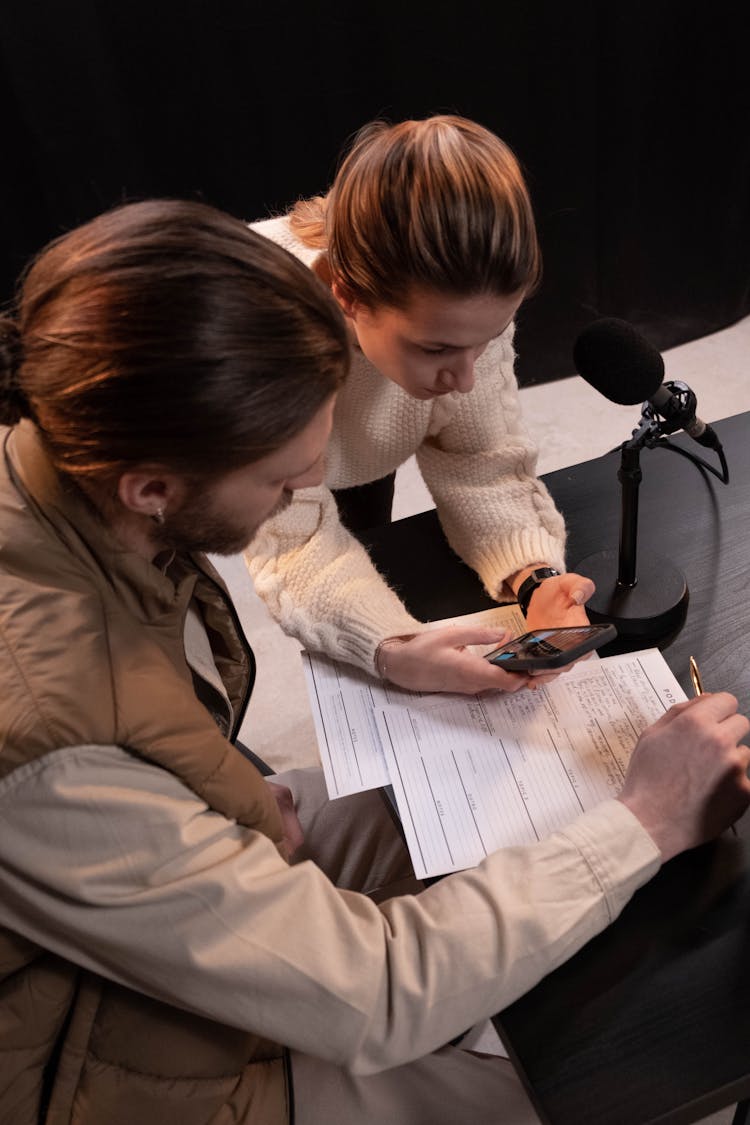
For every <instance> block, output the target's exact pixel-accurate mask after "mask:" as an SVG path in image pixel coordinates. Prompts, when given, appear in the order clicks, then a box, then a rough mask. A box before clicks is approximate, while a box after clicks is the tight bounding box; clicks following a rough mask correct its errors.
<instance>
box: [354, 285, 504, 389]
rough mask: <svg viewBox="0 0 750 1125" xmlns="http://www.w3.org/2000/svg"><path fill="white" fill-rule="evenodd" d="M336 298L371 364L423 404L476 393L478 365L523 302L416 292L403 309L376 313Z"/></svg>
mask: <svg viewBox="0 0 750 1125" xmlns="http://www.w3.org/2000/svg"><path fill="white" fill-rule="evenodd" d="M334 293H336V287H335V286H334ZM336 295H337V296H338V297H339V301H340V303H341V305H342V307H343V308H344V312H345V313H346V314H347V316H348V317H349V319H350V320H351V323H352V325H353V328H354V332H355V334H356V337H357V343H358V344H359V346H360V348H361V349H362V351H363V352H364V354H365V355H366V356H367V358H368V359H369V360H370V362H371V363H372V364H373V365H374V366H375V367H377V369H378V371H380V373H381V374H382V375H384V376H385V377H386V379H391V380H392V381H393V382H394V383H398V385H399V386H400V387H403V389H404V390H405V391H407V393H408V394H410V395H412V397H413V398H419V399H431V398H435V397H437V396H438V395H445V394H449V393H450V392H451V391H458V392H459V393H461V394H466V393H467V392H468V391H470V390H471V389H472V387H473V386H474V364H475V363H476V361H477V359H478V358H479V356H480V355H481V354H482V352H483V351H484V349H485V348H486V347H487V345H488V344H489V342H490V340H493V339H494V338H495V337H496V336H500V335H501V333H503V332H504V331H505V329H506V328H507V327H508V325H509V324H510V322H511V320H512V319H513V317H514V316H515V314H516V312H517V310H518V307H519V305H520V304H521V301H522V300H523V293H522V292H520V293H515V294H513V296H511V297H497V296H494V295H491V294H486V293H483V294H479V295H475V296H472V297H457V296H450V295H449V296H446V295H445V294H443V293H438V292H436V291H435V290H416V291H415V292H414V293H413V294H412V296H411V297H410V299H409V301H408V303H407V305H406V307H405V308H403V309H395V308H390V307H389V306H386V305H381V306H379V307H377V308H374V309H373V308H370V307H369V306H366V305H362V304H360V303H359V302H357V301H352V302H346V301H344V300H342V299H341V297H340V295H339V294H338V293H336Z"/></svg>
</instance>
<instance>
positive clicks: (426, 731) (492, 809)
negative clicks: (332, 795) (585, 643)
mask: <svg viewBox="0 0 750 1125" xmlns="http://www.w3.org/2000/svg"><path fill="white" fill-rule="evenodd" d="M684 698H685V695H684V693H683V691H682V689H681V688H680V686H679V684H678V683H677V681H676V680H675V678H674V676H673V675H672V673H671V671H670V670H669V668H668V667H667V664H666V662H665V661H664V658H663V657H662V655H661V653H660V652H659V651H658V650H657V649H648V650H645V651H643V652H637V653H629V654H625V655H622V656H611V657H607V658H606V659H604V660H595V661H591V660H587V661H582V662H581V663H579V664H577V665H576V666H575V667H574V668H573V669H571V671H569V672H567V673H565V675H563V676H561V677H560V678H559V679H557V680H555V681H553V682H552V683H551V684H548V685H547V686H546V687H543V688H540V689H538V690H537V691H529V690H522V691H520V692H517V693H516V694H514V695H503V694H501V693H497V694H495V695H490V694H484V695H482V696H473V697H469V698H464V699H461V698H459V697H456V696H451V697H443V699H442V701H441V702H439V703H437V704H436V705H434V706H433V707H431V708H429V709H426V708H414V707H411V706H410V705H409V703H408V701H406V702H402V703H400V704H397V705H391V706H389V707H387V708H384V709H383V711H382V712H381V713H380V715H379V724H380V727H381V735H382V741H383V748H384V753H385V757H386V761H387V763H388V769H389V775H390V779H391V783H392V785H393V789H394V792H395V795H396V801H397V804H398V808H399V813H400V816H401V821H402V824H403V828H404V833H405V835H406V840H407V844H408V846H409V851H410V853H411V857H412V862H413V864H414V868H415V872H416V874H417V875H418V876H419V877H421V878H425V877H428V876H431V875H441V874H444V873H446V872H448V871H459V870H462V869H464V868H467V867H474V866H476V864H478V863H480V862H481V861H482V860H483V859H484V857H485V856H486V855H488V854H489V853H490V852H492V851H495V850H496V849H498V848H501V847H507V846H512V845H514V844H524V843H531V842H533V841H535V840H538V839H542V838H544V837H545V836H549V835H550V834H551V833H552V832H554V831H556V830H557V829H558V828H561V827H563V826H564V825H565V824H568V823H569V822H570V821H571V820H573V819H574V818H575V817H576V816H578V814H579V813H581V812H583V811H585V810H586V809H590V808H592V807H593V806H594V805H596V804H598V803H599V802H600V801H602V800H606V799H607V798H608V797H613V796H616V794H617V793H618V792H619V790H620V787H621V785H622V781H623V778H624V775H625V771H626V769H627V764H628V761H629V759H630V754H631V752H632V749H633V747H634V745H635V743H636V741H637V739H638V736H639V734H640V733H641V731H642V730H643V729H644V728H645V727H647V726H649V725H650V724H651V723H652V722H654V721H655V720H656V719H657V718H659V716H660V715H663V714H664V712H665V711H666V710H667V709H668V708H669V707H670V706H671V705H672V703H675V702H678V701H679V700H681V699H684Z"/></svg>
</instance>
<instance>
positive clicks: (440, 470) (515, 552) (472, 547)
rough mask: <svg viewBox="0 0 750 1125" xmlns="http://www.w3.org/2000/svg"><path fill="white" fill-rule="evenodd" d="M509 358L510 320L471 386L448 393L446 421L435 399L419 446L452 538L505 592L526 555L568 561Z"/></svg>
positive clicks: (560, 566)
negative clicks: (430, 425)
mask: <svg viewBox="0 0 750 1125" xmlns="http://www.w3.org/2000/svg"><path fill="white" fill-rule="evenodd" d="M513 360H514V352H513V327H512V326H511V327H510V328H509V329H507V330H506V331H505V332H504V333H503V335H502V336H500V337H498V338H497V339H496V340H492V341H491V342H490V344H489V346H488V347H487V349H486V350H485V352H484V354H483V355H482V356H480V358H479V360H478V361H477V364H476V383H475V386H474V389H473V390H472V391H471V393H470V394H465V395H456V396H451V397H452V398H453V400H454V401H453V402H452V403H451V408H452V409H451V412H450V413H448V412H447V411H446V419H447V420H446V421H445V423H444V424H441V419H440V402H439V400H438V402H437V403H436V407H435V411H434V413H435V423H434V426H433V429H432V432H431V434H430V436H429V437H428V438H427V440H426V441H425V442H424V443H423V444H422V446H421V448H420V449H419V450H418V452H417V461H418V463H419V467H420V469H421V471H422V475H423V476H424V479H425V481H426V483H427V485H428V487H429V489H430V492H431V493H432V495H433V497H434V499H435V503H436V506H437V510H438V515H439V516H440V522H441V524H442V526H443V530H444V531H445V534H446V537H447V539H448V541H449V543H450V544H451V546H452V547H453V549H454V550H455V551H456V553H457V554H459V555H460V556H461V558H462V559H463V560H464V561H465V562H466V563H467V564H468V565H469V566H470V567H471V568H472V569H473V570H475V571H476V572H477V573H478V574H479V576H480V578H481V579H482V581H483V582H484V585H485V587H486V589H487V591H488V593H489V594H490V595H491V596H492V597H497V596H498V593H502V594H504V595H508V594H509V593H510V592H509V591H508V590H507V589H506V590H504V591H503V582H504V580H505V579H506V578H507V577H508V576H509V575H511V574H514V573H515V572H516V571H518V570H521V569H522V568H523V567H525V566H528V565H529V564H530V563H534V562H546V563H549V564H550V565H551V566H554V567H555V568H556V569H557V570H560V571H562V570H564V569H565V526H564V523H563V519H562V516H561V515H560V513H559V512H558V511H557V509H556V507H555V505H554V502H553V500H552V497H551V496H550V494H549V492H548V491H547V489H546V487H545V486H544V485H543V484H542V482H541V481H540V480H539V479H538V478H537V476H536V458H537V450H536V447H535V446H534V444H533V442H532V441H531V439H530V437H529V435H528V434H527V433H526V431H525V429H524V426H523V422H522V419H521V408H520V403H519V398H518V385H517V383H516V378H515V374H514V371H513ZM510 596H512V594H510Z"/></svg>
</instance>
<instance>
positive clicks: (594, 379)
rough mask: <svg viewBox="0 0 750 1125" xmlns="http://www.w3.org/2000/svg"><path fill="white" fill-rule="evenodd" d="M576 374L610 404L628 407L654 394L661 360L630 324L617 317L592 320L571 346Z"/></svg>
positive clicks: (659, 380)
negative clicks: (617, 403)
mask: <svg viewBox="0 0 750 1125" xmlns="http://www.w3.org/2000/svg"><path fill="white" fill-rule="evenodd" d="M573 362H574V363H575V366H576V371H577V372H578V374H579V375H580V376H581V377H582V378H583V379H585V380H586V382H587V383H590V384H591V386H592V387H594V388H595V390H597V391H599V392H600V394H603V395H604V397H605V398H608V399H609V400H610V401H611V402H619V403H620V405H622V406H631V405H633V404H635V403H637V402H643V401H644V400H645V399H647V398H651V396H652V395H654V394H656V392H657V391H658V389H659V387H660V386H661V385H662V383H663V382H664V360H663V359H662V357H661V355H660V354H659V352H658V351H657V350H656V348H655V347H653V345H651V344H649V342H648V340H645V339H644V338H643V336H641V335H640V334H639V333H638V332H636V330H635V328H633V326H632V324H628V322H627V321H626V320H618V319H617V318H616V317H613V316H612V317H605V318H604V319H602V320H595V321H594V322H593V324H589V325H588V327H587V328H584V330H583V332H581V334H580V336H579V337H578V339H577V340H576V342H575V344H574V345H573Z"/></svg>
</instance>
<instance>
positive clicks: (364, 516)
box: [333, 472, 396, 536]
mask: <svg viewBox="0 0 750 1125" xmlns="http://www.w3.org/2000/svg"><path fill="white" fill-rule="evenodd" d="M395 485H396V474H395V472H394V473H389V474H388V476H387V477H381V478H380V480H373V481H371V482H370V483H369V484H358V485H355V487H354V488H337V489H334V491H333V497H334V499H335V501H336V506H337V507H338V510H339V519H340V520H341V522H342V523H343V525H344V527H345V528H346V530H347V531H350V532H351V533H352V535H354V536H357V533H358V532H360V531H367V530H368V529H369V528H372V527H382V526H383V524H386V523H390V522H391V513H392V510H393V492H394V489H395Z"/></svg>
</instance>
